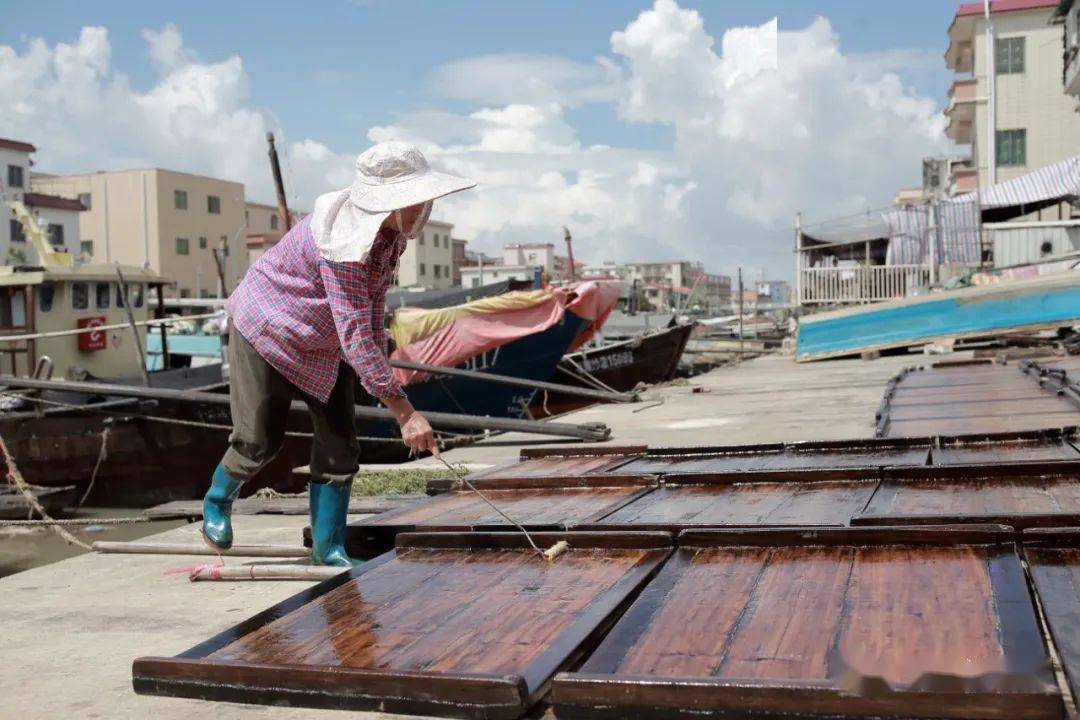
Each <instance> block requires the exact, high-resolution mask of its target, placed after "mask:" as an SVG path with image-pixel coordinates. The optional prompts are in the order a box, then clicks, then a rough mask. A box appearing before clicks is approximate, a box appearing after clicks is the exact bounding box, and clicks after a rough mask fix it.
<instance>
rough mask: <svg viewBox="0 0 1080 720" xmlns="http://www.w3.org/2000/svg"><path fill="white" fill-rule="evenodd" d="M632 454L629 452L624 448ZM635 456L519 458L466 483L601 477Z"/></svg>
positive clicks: (474, 476)
mask: <svg viewBox="0 0 1080 720" xmlns="http://www.w3.org/2000/svg"><path fill="white" fill-rule="evenodd" d="M628 449H629V450H632V448H628ZM635 454H640V451H639V452H638V453H633V454H615V453H607V454H604V455H585V456H569V457H566V456H560V455H556V456H550V457H549V456H545V457H538V458H523V459H521V460H519V461H517V462H513V463H507V464H504V465H496V466H495V467H491V468H486V469H484V470H479V471H477V472H474V473H472V474H470V475H469V480H470V481H477V480H494V479H518V478H538V477H560V478H570V477H579V476H582V475H603V474H605V473H608V472H610V471H614V470H615V469H616V468H618V467H619V466H620V465H624V464H625V463H627V462H628V461H629V460H630V459H631V458H633V457H634V455H635Z"/></svg>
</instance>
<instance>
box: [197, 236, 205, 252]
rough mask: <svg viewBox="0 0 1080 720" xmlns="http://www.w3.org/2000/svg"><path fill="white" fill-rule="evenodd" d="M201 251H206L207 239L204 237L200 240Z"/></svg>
mask: <svg viewBox="0 0 1080 720" xmlns="http://www.w3.org/2000/svg"><path fill="white" fill-rule="evenodd" d="M199 249H200V250H205V249H206V238H204V237H201V238H199Z"/></svg>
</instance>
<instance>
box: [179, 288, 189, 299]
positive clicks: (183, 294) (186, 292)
mask: <svg viewBox="0 0 1080 720" xmlns="http://www.w3.org/2000/svg"><path fill="white" fill-rule="evenodd" d="M180 297H181V298H189V297H191V291H190V290H188V289H187V288H180Z"/></svg>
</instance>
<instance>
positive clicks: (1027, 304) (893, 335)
mask: <svg viewBox="0 0 1080 720" xmlns="http://www.w3.org/2000/svg"><path fill="white" fill-rule="evenodd" d="M1076 322H1080V272H1077V271H1070V272H1064V273H1058V274H1055V275H1048V276H1045V277H1037V278H1031V279H1026V280H1009V281H1004V282H1001V283H997V284H994V285H987V286H983V287H972V288H963V289H960V290H952V291H947V292H943V293H937V294H932V295H926V296H922V297H915V298H907V299H904V300H895V301H892V302H887V303H879V304H876V305H862V306H859V307H855V308H846V309H844V310H836V311H833V312H827V313H821V314H818V315H810V316H806V317H804V318H801V319H800V322H799V331H798V338H797V343H796V351H795V359H796V360H797V361H800V362H804V361H809V360H823V359H826V358H833V357H843V356H845V355H856V354H859V353H862V352H867V351H870V350H886V349H889V348H900V347H907V346H910V345H918V344H921V343H927V342H931V341H933V340H936V339H940V338H965V337H977V336H981V335H992V334H994V333H997V332H1002V331H1007V330H1009V331H1011V330H1032V329H1039V328H1052V327H1058V326H1064V325H1071V324H1073V323H1076Z"/></svg>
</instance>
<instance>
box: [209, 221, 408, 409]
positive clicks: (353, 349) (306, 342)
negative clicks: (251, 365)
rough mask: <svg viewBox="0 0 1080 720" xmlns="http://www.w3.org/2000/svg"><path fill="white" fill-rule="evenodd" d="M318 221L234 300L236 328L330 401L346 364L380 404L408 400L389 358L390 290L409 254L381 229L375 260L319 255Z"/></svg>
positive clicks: (253, 272)
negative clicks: (403, 257) (315, 231)
mask: <svg viewBox="0 0 1080 720" xmlns="http://www.w3.org/2000/svg"><path fill="white" fill-rule="evenodd" d="M309 223H310V216H308V217H306V218H304V219H303V220H301V221H300V222H299V223H297V224H296V225H295V226H294V227H293V228H292V229H291V230H290V231H289V232H288V233H286V235H285V237H283V238H281V240H280V241H279V242H278V243H277V244H276V245H275V246H274V247H272V248H270V249H269V250H267V251H266V254H265V255H263V256H262V257H261V258H260V259H259V260H258V262H256V263H255V264H254V265H252V266H251V267H250V268H249V269H248V271H247V274H245V275H244V279H243V280H242V281H241V282H240V284H239V285H238V286H237V288H236V290H234V291H233V293H232V295H230V296H229V301H228V304H227V305H226V309H227V310H228V312H229V315H230V316H231V318H232V322H233V326H234V327H235V328H236V329H237V331H239V332H240V334H242V335H243V336H244V337H245V338H246V339H247V341H248V342H250V343H251V345H252V347H254V348H255V349H256V350H257V351H258V352H259V354H260V355H262V357H263V358H264V359H265V360H266V361H267V362H268V363H270V365H271V366H273V367H274V369H276V370H277V371H278V372H280V373H281V374H282V375H283V376H284V377H285V379H287V380H288V381H289V382H291V383H292V384H293V385H295V386H296V387H298V388H300V389H301V390H303V391H304V392H305V393H307V394H308V395H311V396H312V397H314V398H316V399H318V400H320V401H322V402H326V401H327V399H329V397H330V391H331V390H332V389H333V388H334V384H335V383H336V382H337V374H338V365H339V363H340V361H341V360H342V358H344V359H345V361H347V362H348V363H349V365H351V366H352V367H353V369H354V370H356V374H357V375H358V376H359V377H360V382H361V384H363V386H364V388H365V389H366V390H367V391H368V392H369V393H371V394H372V395H373V396H375V397H376V398H379V399H380V400H383V399H386V398H389V397H394V396H398V397H400V396H403V395H404V393H403V392H402V390H401V386H400V385H399V384H398V382H397V380H395V379H394V374H393V371H392V370H391V369H390V363H389V362H388V361H387V359H386V327H385V322H384V318H385V313H386V290H387V288H388V287H389V286H390V282H391V280H392V279H393V274H394V270H395V269H396V267H397V263H398V258H399V257H400V256H401V253H402V252H404V250H405V243H406V239H405V236H404V235H402V234H401V233H398V232H395V231H392V230H380V231H379V234H378V236H377V237H376V238H375V243H374V244H373V245H372V247H371V252H370V254H369V255H368V259H367V261H366V262H364V263H358V262H330V261H328V260H324V259H323V258H322V256H321V255H319V251H318V248H317V247H316V245H315V238H314V237H313V236H312V234H311V228H310V226H309Z"/></svg>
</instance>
